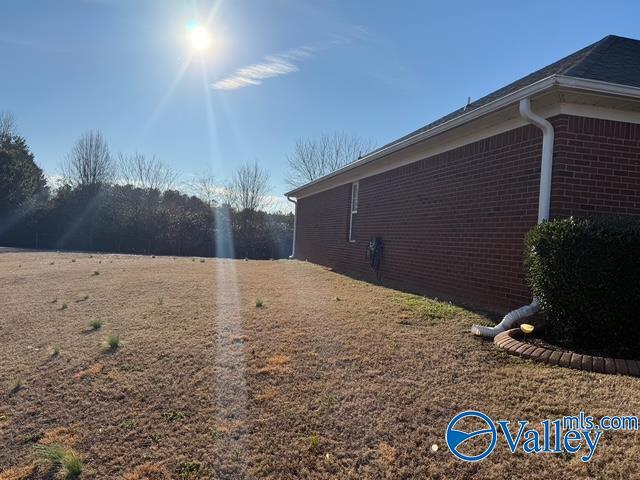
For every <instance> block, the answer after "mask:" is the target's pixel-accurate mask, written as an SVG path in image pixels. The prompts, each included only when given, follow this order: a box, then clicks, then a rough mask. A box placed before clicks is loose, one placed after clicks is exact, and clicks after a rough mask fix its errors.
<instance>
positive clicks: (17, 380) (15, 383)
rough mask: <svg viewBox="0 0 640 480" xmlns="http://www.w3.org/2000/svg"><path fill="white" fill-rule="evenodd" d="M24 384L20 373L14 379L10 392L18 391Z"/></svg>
mask: <svg viewBox="0 0 640 480" xmlns="http://www.w3.org/2000/svg"><path fill="white" fill-rule="evenodd" d="M23 386H24V382H23V381H22V377H20V376H19V375H18V376H17V377H16V378H15V379H14V380H13V382H12V383H11V387H10V388H9V392H10V393H18V392H19V391H20V389H22V387H23Z"/></svg>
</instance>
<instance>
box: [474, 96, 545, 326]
mask: <svg viewBox="0 0 640 480" xmlns="http://www.w3.org/2000/svg"><path fill="white" fill-rule="evenodd" d="M520 115H521V116H522V118H524V119H525V120H527V121H529V123H531V124H533V125H535V126H536V127H538V128H539V129H540V130H542V162H541V165H540V196H539V197H538V223H542V222H546V221H547V220H549V207H550V205H551V171H552V169H553V136H554V134H553V125H551V123H549V122H548V121H547V120H546V119H545V118H542V117H541V116H539V115H536V114H535V113H534V112H533V111H532V110H531V100H530V99H529V98H523V99H522V100H520ZM538 310H540V305H539V304H538V300H537V299H536V298H534V299H533V301H532V302H531V303H530V304H529V305H525V306H523V307H520V308H518V309H516V310H513V311H511V312H509V313H507V314H506V315H505V316H504V318H503V319H502V321H501V322H500V323H499V324H498V325H496V326H495V327H485V326H483V325H474V326H473V327H471V333H473V334H474V335H479V336H482V337H487V338H493V337H495V336H496V335H497V334H499V333H500V332H504V331H505V330H508V329H510V328H512V327H513V326H514V325H515V324H516V322H517V321H518V320H522V319H524V318H527V317H530V316H532V315H534V314H535V313H536V312H537V311H538Z"/></svg>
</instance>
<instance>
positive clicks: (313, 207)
mask: <svg viewBox="0 0 640 480" xmlns="http://www.w3.org/2000/svg"><path fill="white" fill-rule="evenodd" d="M552 122H553V124H554V127H555V128H556V147H555V153H554V155H555V157H554V162H555V164H554V173H553V186H552V195H553V198H552V204H551V207H552V215H554V216H565V215H570V214H584V213H594V212H607V213H614V212H618V213H625V214H629V213H634V214H640V193H639V192H640V183H639V182H640V171H639V168H638V159H639V158H640V134H639V131H638V130H637V129H638V126H636V125H628V124H620V123H616V122H606V121H600V120H591V119H581V118H576V117H567V116H558V117H555V118H554V119H553V120H552ZM541 146H542V134H541V132H540V131H539V130H538V129H537V128H535V127H533V126H526V127H522V128H518V129H515V130H511V131H509V132H506V133H502V134H500V135H496V136H494V137H491V138H488V139H485V140H481V141H479V142H475V143H473V144H470V145H466V146H464V147H460V148H457V149H454V150H451V151H449V152H446V153H442V154H439V155H435V156H433V157H429V158H427V159H424V160H421V161H418V162H415V163H412V164H410V165H406V166H403V167H400V168H397V169H394V170H391V171H388V172H385V173H382V174H379V175H375V176H372V177H368V178H364V179H362V180H360V195H359V207H358V228H357V236H356V240H357V241H356V242H355V243H350V242H349V241H348V231H349V206H350V203H349V202H350V196H351V186H350V185H343V186H340V187H336V188H334V189H331V190H328V191H325V192H321V193H319V194H316V195H313V196H311V197H307V198H302V199H300V200H299V201H298V212H297V213H298V214H297V233H296V236H297V241H296V258H299V259H302V260H305V259H306V260H309V261H311V262H314V263H319V264H322V265H326V266H329V267H332V268H334V269H335V270H336V271H339V272H343V273H347V274H350V275H354V276H356V277H362V278H365V279H369V280H373V279H374V276H373V274H372V273H371V271H370V269H369V266H368V264H367V262H366V261H365V247H366V240H367V239H368V238H369V237H372V236H381V237H383V239H384V242H385V249H384V257H383V261H382V266H381V279H382V283H383V284H387V285H390V286H394V287H398V288H402V289H405V290H409V291H414V292H419V293H424V294H428V295H436V296H440V297H442V298H449V299H452V300H455V301H458V302H461V303H467V304H471V305H474V306H477V307H480V308H485V309H488V310H492V311H496V312H504V311H506V310H508V309H511V308H513V307H517V306H520V305H522V304H523V303H525V302H526V303H528V302H529V301H530V293H529V292H528V289H527V287H526V282H525V278H524V271H523V267H522V257H523V241H524V237H525V234H526V232H527V231H528V230H529V229H530V228H531V227H532V226H533V225H535V223H536V220H537V205H538V188H539V187H538V184H539V173H540V154H541Z"/></svg>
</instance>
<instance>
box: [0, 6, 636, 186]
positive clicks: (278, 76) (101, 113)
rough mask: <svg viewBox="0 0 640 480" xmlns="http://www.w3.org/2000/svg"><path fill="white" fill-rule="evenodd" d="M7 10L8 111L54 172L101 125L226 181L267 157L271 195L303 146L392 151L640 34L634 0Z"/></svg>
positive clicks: (117, 147) (1, 31) (127, 147)
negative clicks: (337, 141) (302, 141)
mask: <svg viewBox="0 0 640 480" xmlns="http://www.w3.org/2000/svg"><path fill="white" fill-rule="evenodd" d="M607 5H609V6H607ZM0 8H1V14H0V59H1V62H2V63H1V64H2V69H1V71H0V110H8V111H11V112H13V113H14V115H15V117H16V119H17V123H18V126H19V130H20V133H21V134H23V135H24V136H26V137H27V139H28V141H29V144H30V145H31V147H32V149H33V151H34V153H35V155H36V161H37V162H38V163H39V165H40V166H41V167H42V168H43V169H44V170H45V171H46V172H47V173H48V174H51V175H53V174H55V173H56V172H57V171H58V168H59V164H60V162H61V161H62V159H63V158H64V156H65V155H66V153H67V152H68V151H69V150H70V148H71V146H72V144H73V142H74V141H75V139H76V138H77V137H78V136H79V135H80V134H81V133H82V132H83V131H85V130H88V129H99V130H101V131H102V132H103V133H104V134H105V136H106V137H107V139H108V141H109V144H110V147H111V150H112V152H114V153H117V152H125V153H126V152H140V153H146V154H149V155H152V154H155V155H156V156H157V157H158V158H159V159H160V160H162V161H163V162H165V163H169V164H171V165H172V166H174V167H175V168H177V169H179V170H180V171H181V172H183V178H188V176H189V175H191V174H193V173H196V172H205V171H206V172H210V173H212V174H213V175H215V176H216V178H217V179H218V180H219V181H220V183H224V182H225V181H226V180H227V179H228V178H229V177H230V175H231V173H232V171H233V170H234V168H235V167H237V166H238V165H240V164H241V163H243V162H247V161H254V160H257V161H258V162H259V163H260V164H261V165H262V166H264V167H265V168H267V169H268V170H269V171H270V173H271V183H272V191H273V194H274V195H281V194H282V193H284V192H285V191H286V190H287V186H286V184H285V180H284V179H285V177H286V169H287V165H286V155H287V153H288V152H290V151H291V149H292V147H293V144H294V143H295V141H296V139H297V138H299V137H307V136H314V135H317V134H319V133H323V132H327V133H329V132H334V131H343V132H346V133H353V134H357V135H361V136H364V137H368V138H371V139H372V140H374V142H375V143H376V144H383V143H386V142H388V141H390V140H393V139H394V138H397V137H399V136H401V135H404V134H406V133H407V132H409V131H412V130H414V129H416V128H419V127H420V126H422V125H424V124H426V123H428V122H430V121H432V120H434V119H436V118H438V117H439V116H442V115H444V114H446V113H448V112H450V111H452V110H454V109H456V108H458V107H460V106H462V105H464V103H465V102H466V100H467V97H471V98H472V99H476V98H478V97H480V96H483V95H485V94H487V93H489V92H491V91H492V90H494V89H496V88H499V87H500V86H503V85H505V84H506V83H509V82H511V81H513V80H515V79H517V78H519V77H521V76H523V75H525V74H527V73H529V72H531V71H533V70H535V69H537V68H540V67H542V66H544V65H546V64H548V63H551V62H553V61H554V60H557V59H559V58H561V57H562V56H564V55H567V54H569V53H571V52H573V51H575V50H578V49H580V48H582V47H584V46H586V45H587V44H589V43H592V42H594V41H597V40H599V39H600V38H602V37H603V36H605V35H607V34H609V33H613V34H617V35H622V36H628V37H634V38H640V31H639V30H640V26H639V25H638V22H637V19H638V18H640V3H638V2H615V3H613V2H612V3H610V4H605V3H603V2H589V1H580V2H577V1H576V2H558V1H554V2H542V1H540V2H512V1H511V2H507V1H504V2H495V1H484V2H471V1H470V2H431V1H397V2H395V1H394V2H391V1H385V2H383V1H362V2H356V1H345V0H342V1H340V0H336V1H331V0H322V1H320V0H317V1H313V2H312V1H307V0H270V1H269V0H264V1H258V0H254V1H245V0H223V1H220V0H216V1H211V2H204V1H200V2H189V1H170V0H165V1H161V0H157V1H151V0H136V1H132V0H121V1H119V0H84V1H80V0H76V1H70V0H55V1H54V0H50V1H38V0H3V1H2V4H1V7H0ZM194 19H195V20H197V21H199V22H200V23H201V24H206V25H207V29H208V30H209V31H210V32H211V35H212V36H213V39H214V41H213V45H212V48H211V49H210V50H208V51H207V52H206V53H204V54H197V55H194V54H193V51H192V49H190V47H189V45H188V42H187V40H186V38H187V24H188V23H189V21H192V20H194ZM243 69H244V70H243ZM263 77H268V78H263ZM247 79H249V81H247ZM247 83H248V85H245V86H241V88H232V89H229V88H230V87H234V86H238V85H243V84H247ZM216 87H217V88H216Z"/></svg>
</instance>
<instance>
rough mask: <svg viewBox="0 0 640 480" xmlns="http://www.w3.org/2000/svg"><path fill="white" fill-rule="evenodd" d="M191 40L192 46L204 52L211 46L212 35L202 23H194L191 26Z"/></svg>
mask: <svg viewBox="0 0 640 480" xmlns="http://www.w3.org/2000/svg"><path fill="white" fill-rule="evenodd" d="M189 30H190V31H189V41H190V43H191V48H193V49H194V50H196V51H199V52H202V51H204V50H207V49H208V48H209V47H210V46H211V35H210V34H209V32H207V30H206V29H205V28H204V27H202V26H200V25H193V26H192V27H190V28H189Z"/></svg>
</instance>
